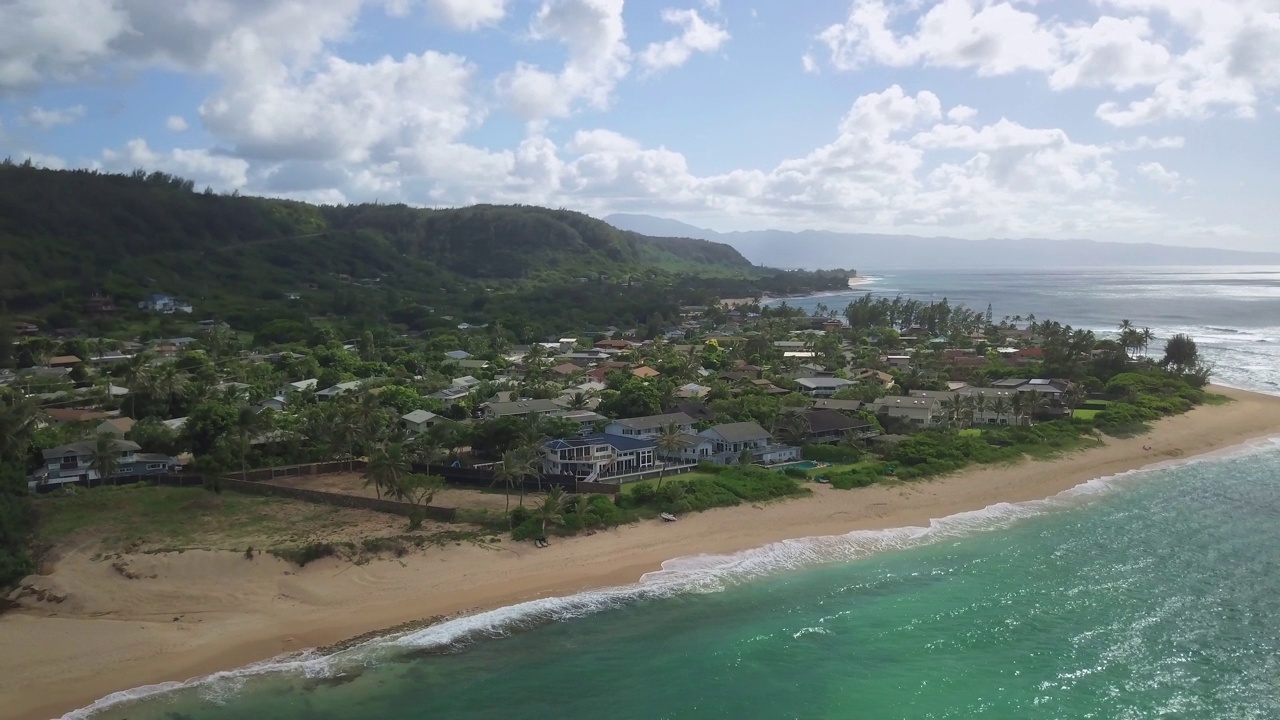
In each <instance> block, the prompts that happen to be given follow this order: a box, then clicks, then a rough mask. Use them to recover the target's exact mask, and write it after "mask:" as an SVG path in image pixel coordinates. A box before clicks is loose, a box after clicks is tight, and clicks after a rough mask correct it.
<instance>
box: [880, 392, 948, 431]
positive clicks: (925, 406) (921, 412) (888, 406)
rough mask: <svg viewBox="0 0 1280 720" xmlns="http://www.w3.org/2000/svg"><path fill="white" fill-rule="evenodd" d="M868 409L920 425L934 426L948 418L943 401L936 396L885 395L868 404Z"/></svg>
mask: <svg viewBox="0 0 1280 720" xmlns="http://www.w3.org/2000/svg"><path fill="white" fill-rule="evenodd" d="M867 409H868V410H870V411H871V412H873V413H875V414H877V415H884V416H887V417H896V418H901V419H903V420H906V421H907V422H909V423H911V424H913V425H918V426H920V427H933V426H934V425H937V424H938V423H940V422H942V421H944V420H945V419H946V417H945V415H944V413H943V412H942V401H941V400H939V399H938V398H936V397H897V396H894V397H883V398H880V399H879V400H876V401H875V402H873V403H870V404H868V405H867Z"/></svg>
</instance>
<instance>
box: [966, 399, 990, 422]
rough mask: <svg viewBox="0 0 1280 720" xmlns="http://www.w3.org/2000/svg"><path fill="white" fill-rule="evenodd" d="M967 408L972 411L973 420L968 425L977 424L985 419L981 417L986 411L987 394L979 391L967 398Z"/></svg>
mask: <svg viewBox="0 0 1280 720" xmlns="http://www.w3.org/2000/svg"><path fill="white" fill-rule="evenodd" d="M969 409H970V410H972V411H973V415H972V416H971V417H972V418H973V422H971V423H970V425H977V424H979V423H983V422H985V421H986V418H984V417H983V415H984V414H986V412H987V396H986V395H983V394H981V393H979V394H977V395H974V396H973V397H971V398H970V399H969Z"/></svg>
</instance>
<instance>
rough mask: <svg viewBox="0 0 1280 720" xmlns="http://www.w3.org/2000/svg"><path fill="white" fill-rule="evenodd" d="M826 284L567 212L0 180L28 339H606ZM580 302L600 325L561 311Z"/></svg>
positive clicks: (138, 181)
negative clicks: (687, 306)
mask: <svg viewBox="0 0 1280 720" xmlns="http://www.w3.org/2000/svg"><path fill="white" fill-rule="evenodd" d="M843 277H844V276H843V274H842V273H795V272H791V273H784V272H782V271H775V270H769V269H766V268H757V267H754V266H752V265H751V263H750V262H749V261H747V260H746V259H745V258H744V257H743V256H742V255H741V254H739V253H738V252H737V251H736V250H734V249H733V248H732V247H730V246H728V245H724V244H720V243H712V242H707V241H703V240H689V239H680V238H650V237H646V236H643V235H639V234H637V233H632V232H624V231H620V230H618V229H616V228H614V227H612V226H611V225H608V224H607V223H604V222H602V221H600V220H596V219H595V218H592V217H589V216H587V215H584V214H581V213H577V212H573V211H569V210H552V209H547V208H541V207H532V206H495V205H477V206H473V207H466V208H458V209H443V210H432V209H421V208H412V207H409V206H406V205H380V204H364V205H346V206H317V205H310V204H307V203H302V202H297V201H290V200H279V199H268V198H258V197H242V196H239V195H236V194H230V195H228V194H218V193H214V192H212V191H211V190H204V191H203V192H201V191H199V190H198V189H197V188H195V187H194V185H193V183H192V182H191V181H189V180H184V179H182V178H178V177H174V176H171V175H167V174H164V173H147V172H144V171H141V170H139V171H135V172H134V173H131V174H127V175H122V174H105V173H99V172H96V171H88V170H73V171H55V170H45V169H41V168H36V167H32V166H30V165H18V164H13V163H8V162H6V163H4V164H0V302H3V303H4V308H5V311H6V312H7V313H8V314H10V315H13V316H15V317H21V318H24V319H28V318H29V319H31V320H33V321H35V322H37V323H39V324H41V325H42V326H54V327H64V326H83V325H84V324H85V323H87V322H89V321H88V320H86V318H85V317H84V307H85V302H86V300H87V299H88V297H89V296H90V295H95V294H101V295H103V296H106V297H110V298H112V299H113V300H114V301H115V303H116V305H117V307H119V308H121V309H126V308H128V307H135V306H136V303H137V301H138V300H139V299H141V298H143V297H146V296H147V295H149V294H152V293H163V294H168V295H172V296H174V297H177V298H180V299H182V300H185V301H188V302H191V303H192V304H193V305H194V306H195V307H196V313H197V314H199V315H201V316H205V317H219V318H222V319H225V320H228V321H231V322H232V323H233V325H236V326H237V327H244V328H245V329H247V330H253V329H255V327H258V326H261V325H263V324H265V323H267V322H270V321H271V320H273V319H276V318H279V317H282V316H293V315H300V314H302V313H303V311H305V313H309V314H311V315H315V314H322V315H324V314H328V315H336V316H342V317H351V316H353V315H368V316H370V319H371V320H373V321H375V322H380V321H386V320H389V319H390V320H392V321H394V322H399V323H401V324H405V325H409V326H414V325H418V326H422V325H424V324H425V323H424V318H425V316H427V315H430V314H432V313H436V314H437V315H438V314H440V313H441V312H444V311H448V312H449V313H450V314H451V315H453V316H458V317H459V319H467V320H470V321H473V322H474V321H476V320H480V321H485V320H488V319H490V318H491V317H496V318H497V319H499V320H502V319H504V318H503V316H504V315H509V316H512V317H510V319H509V322H513V323H516V324H519V323H520V322H521V321H522V317H521V316H522V315H532V314H533V310H534V309H535V308H536V309H537V311H538V316H540V317H542V318H546V316H547V310H548V306H549V305H550V304H552V303H556V305H555V307H556V311H555V312H553V313H552V314H553V315H557V314H561V315H562V317H559V318H556V320H557V321H558V322H561V323H569V324H574V323H577V324H582V323H587V324H592V323H604V322H610V323H617V322H623V321H634V320H643V319H644V318H645V317H647V316H649V315H652V314H653V313H654V312H659V311H663V310H667V309H669V305H670V303H671V302H697V301H699V300H706V299H709V298H710V297H713V296H715V295H720V294H723V295H724V296H738V295H745V294H751V293H759V292H773V293H786V292H804V291H809V290H821V289H831V288H833V287H840V286H841V285H843V280H842V278H843ZM606 286H607V287H608V288H609V289H608V290H604V289H602V288H604V287H606ZM592 288H594V289H592ZM619 288H625V291H624V290H620V289H619ZM637 288H640V289H639V290H637ZM645 288H648V289H647V290H646V289H645ZM295 295H297V296H300V297H294V296H295ZM659 298H661V299H662V303H657V300H658V299H659ZM624 299H625V300H626V302H625V303H623V302H622V301H623V300H624ZM596 300H599V301H600V303H601V304H603V305H606V306H613V308H614V309H610V310H607V311H602V312H592V308H586V309H584V308H581V307H578V308H575V307H573V306H572V305H571V303H575V302H576V303H582V302H583V301H586V302H588V304H591V303H592V302H593V301H596ZM562 301H563V302H562ZM655 303H657V304H655ZM624 304H625V305H626V308H623V305H624ZM659 306H660V307H659ZM624 309H626V310H630V312H621V311H622V310H624ZM618 312H621V315H622V316H621V317H616V318H610V317H609V315H610V313H614V314H618ZM99 320H100V319H99ZM535 329H537V328H535Z"/></svg>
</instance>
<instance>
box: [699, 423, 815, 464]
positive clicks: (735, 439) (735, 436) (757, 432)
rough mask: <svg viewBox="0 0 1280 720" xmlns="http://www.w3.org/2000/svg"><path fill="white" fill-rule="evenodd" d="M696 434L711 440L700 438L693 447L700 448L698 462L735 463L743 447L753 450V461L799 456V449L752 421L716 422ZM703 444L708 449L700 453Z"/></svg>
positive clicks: (782, 459) (781, 459)
mask: <svg viewBox="0 0 1280 720" xmlns="http://www.w3.org/2000/svg"><path fill="white" fill-rule="evenodd" d="M697 437H699V438H701V439H702V441H707V442H709V443H710V445H705V446H704V445H703V444H702V441H699V442H698V443H696V444H695V445H694V446H693V448H692V449H694V450H697V451H699V453H698V457H697V461H698V462H704V461H705V462H711V463H715V464H716V465H736V464H737V463H738V462H739V461H740V458H741V457H742V453H743V451H744V450H745V451H749V452H750V453H751V461H752V462H754V463H760V464H763V465H776V464H778V463H784V462H790V461H792V460H799V459H800V448H797V447H792V446H790V445H779V444H776V443H774V442H773V435H771V434H770V433H769V431H768V430H765V429H764V428H762V427H760V425H758V424H756V423H753V422H739V423H727V424H725V425H716V426H715V427H710V428H707V429H706V430H703V431H702V432H700V433H698V435H697ZM703 447H706V448H707V449H708V450H709V452H708V453H707V455H705V456H702V455H701V454H700V451H701V450H702V448H703Z"/></svg>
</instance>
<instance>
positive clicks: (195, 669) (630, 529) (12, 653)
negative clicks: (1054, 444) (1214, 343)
mask: <svg viewBox="0 0 1280 720" xmlns="http://www.w3.org/2000/svg"><path fill="white" fill-rule="evenodd" d="M1213 391H1214V392H1218V393H1221V394H1224V395H1227V396H1229V397H1231V398H1232V399H1233V400H1234V402H1231V403H1227V404H1223V405H1214V406H1204V407H1199V408H1196V409H1195V410H1193V411H1192V412H1190V413H1188V414H1186V415H1183V416H1179V417H1175V418H1169V419H1166V420H1162V421H1160V422H1159V423H1158V424H1157V425H1156V427H1155V429H1154V430H1153V431H1152V432H1151V433H1148V434H1146V435H1142V436H1139V437H1136V438H1132V439H1113V438H1109V439H1107V441H1106V444H1105V445H1104V446H1103V447H1099V448H1095V449H1091V450H1087V451H1081V452H1077V453H1074V454H1071V455H1068V456H1065V457H1062V458H1059V459H1056V460H1052V461H1049V462H1033V461H1025V462H1022V463H1019V464H1016V465H1012V466H1002V467H983V468H975V469H971V470H967V471H964V472H961V473H958V474H956V475H952V476H948V477H945V478H942V479H938V480H934V481H928V482H918V483H906V484H899V485H884V486H873V487H870V488H863V489H858V490H849V491H841V490H835V489H833V488H830V487H825V486H817V485H815V486H814V492H813V495H812V496H810V497H807V498H801V499H796V500H788V501H781V502H775V503H770V504H765V505H744V506H739V507H735V508H727V509H721V510H713V511H710V512H706V513H701V514H694V515H687V516H685V517H683V518H681V520H680V522H676V523H663V522H661V521H659V520H653V521H646V522H642V523H638V524H636V525H632V526H627V527H622V528H617V529H614V530H608V531H602V532H598V533H596V534H595V535H592V536H584V537H576V538H566V539H557V540H555V541H554V542H553V544H552V545H551V547H549V548H547V549H537V548H535V547H534V546H533V545H532V544H530V543H513V542H511V541H510V540H504V541H503V542H502V543H500V544H499V545H498V549H489V548H485V547H480V546H476V545H471V544H462V545H459V546H449V547H445V548H443V549H440V548H428V549H426V550H424V551H422V552H419V553H415V554H412V555H410V556H408V557H406V558H403V559H399V560H385V561H376V562H372V563H369V564H367V565H361V566H356V565H352V564H350V563H348V562H344V561H337V560H322V561H318V562H315V563H312V564H310V565H308V566H307V567H305V568H301V569H299V568H297V567H294V566H291V565H289V564H288V563H285V562H283V561H281V560H278V559H276V558H273V557H270V556H267V555H260V556H258V557H257V558H255V559H254V560H252V561H248V560H246V559H245V558H244V556H243V554H242V553H234V552H205V551H187V552H184V553H167V554H157V555H135V556H129V557H128V562H129V564H130V567H131V568H133V569H134V570H135V571H136V572H137V573H139V574H140V575H143V576H144V577H143V578H142V579H137V580H129V579H126V578H124V577H122V576H121V575H120V574H119V573H117V572H115V571H114V570H113V569H112V568H111V563H109V562H101V561H94V560H93V559H92V555H93V550H92V549H91V548H84V549H80V550H72V551H70V552H68V553H67V554H65V555H64V556H63V557H62V558H61V559H59V560H58V561H57V563H56V564H55V565H54V567H53V568H52V572H51V574H50V575H48V576H47V577H43V578H41V579H40V580H41V583H42V584H43V585H45V586H48V587H50V588H52V589H54V590H56V591H57V592H59V593H65V594H66V595H67V596H68V600H67V601H66V602H64V603H62V604H59V605H49V606H48V610H47V611H46V610H44V609H40V610H21V611H16V612H11V613H8V614H6V615H4V616H0V720H8V719H12V720H46V719H47V718H50V717H58V716H61V715H62V714H63V713H66V712H69V711H71V710H74V709H77V708H81V707H85V706H87V705H89V704H91V703H92V702H94V701H95V700H97V699H98V698H101V697H104V696H106V695H109V694H111V693H113V692H117V691H122V690H128V689H130V688H135V687H139V686H143V685H149V684H155V683H160V682H166V681H182V680H187V679H189V678H193V677H198V676H202V675H207V674H209V673H212V672H215V671H219V670H229V669H234V668H237V667H241V666H244V665H248V664H250V663H253V662H256V661H260V660H265V659H268V658H271V657H274V656H277V655H280V654H283V653H287V652H293V651H298V650H303V649H306V648H313V647H320V646H324V645H329V644H332V643H335V642H339V641H341V640H344V639H346V638H349V637H353V636H356V635H360V634H362V633H366V632H369V631H374V630H378V629H381V628H388V627H392V626H395V625H398V624H400V623H404V622H408V621H413V620H417V619H421V618H426V617H430V616H435V615H452V614H457V613H464V612H473V611H478V610H484V609H491V608H496V607H501V606H505V605H511V604H514V603H518V602H522V601H526V600H531V599H535V598H542V597H549V596H557V595H568V594H573V593H576V592H580V591H584V590H588V589H591V588H597V587H605V586H611V585H625V584H629V583H634V582H636V581H637V580H639V578H640V577H641V576H642V575H644V574H645V573H647V572H651V571H655V570H659V569H660V568H661V566H662V563H663V562H664V561H666V560H669V559H672V558H677V557H683V556H690V555H699V554H727V553H734V552H739V551H745V550H750V549H752V548H758V547H761V546H763V545H767V544H769V543H773V542H778V541H781V540H786V539H790V538H797V537H812V536H822V535H840V534H844V533H848V532H851V531H855V530H880V529H887V528H895V527H906V526H923V525H928V523H929V520H930V519H932V518H941V517H946V516H950V515H954V514H956V513H960V512H966V511H973V510H980V509H983V508H985V507H988V506H990V505H993V504H996V503H1001V502H1009V503H1016V502H1024V501H1030V500H1038V499H1042V498H1046V497H1049V496H1052V495H1055V494H1057V493H1060V492H1062V491H1065V490H1068V489H1070V488H1072V487H1075V486H1076V485H1079V484H1081V483H1084V482H1087V481H1089V480H1092V479H1095V478H1100V477H1107V476H1113V475H1117V474H1120V473H1124V472H1126V471H1130V470H1135V469H1138V468H1142V467H1146V466H1150V465H1154V464H1158V463H1162V462H1169V461H1177V460H1185V459H1187V458H1190V457H1192V456H1196V455H1201V454H1205V453H1210V452H1214V451H1220V450H1224V449H1227V448H1232V447H1235V446H1238V445H1241V444H1243V443H1247V442H1249V441H1251V440H1257V439H1262V438H1267V437H1271V436H1278V435H1280V398H1276V397H1271V396H1265V395H1259V394H1254V393H1248V392H1243V391H1238V390H1230V389H1225V388H1213ZM151 575H155V577H154V578H150V577H149V576H151Z"/></svg>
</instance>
